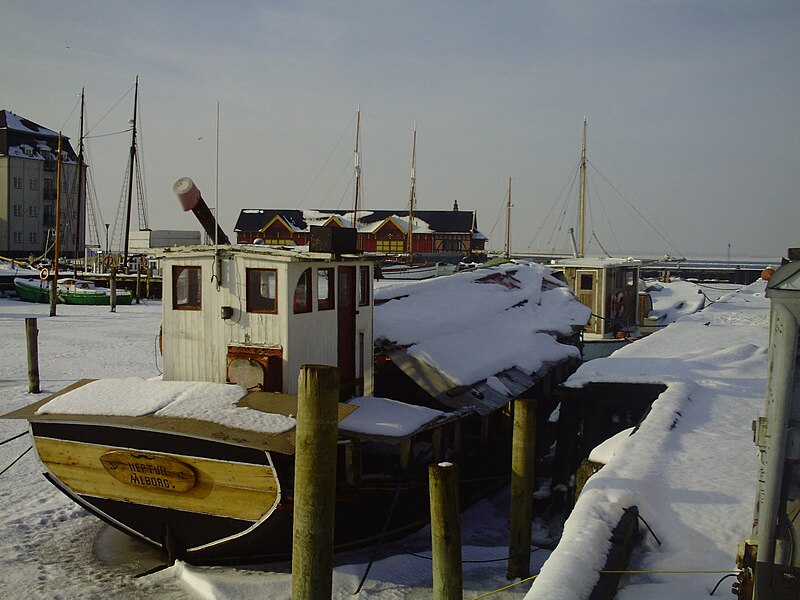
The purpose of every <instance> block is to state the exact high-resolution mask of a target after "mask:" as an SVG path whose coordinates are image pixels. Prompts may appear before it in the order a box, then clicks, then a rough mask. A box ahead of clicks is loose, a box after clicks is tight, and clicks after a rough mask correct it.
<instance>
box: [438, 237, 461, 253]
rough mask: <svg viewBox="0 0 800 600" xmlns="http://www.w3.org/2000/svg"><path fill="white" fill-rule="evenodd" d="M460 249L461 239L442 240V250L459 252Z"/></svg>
mask: <svg viewBox="0 0 800 600" xmlns="http://www.w3.org/2000/svg"><path fill="white" fill-rule="evenodd" d="M462 249H463V247H462V245H461V240H452V239H451V240H442V250H443V251H445V252H459V251H461V250H462Z"/></svg>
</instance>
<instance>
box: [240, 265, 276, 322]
mask: <svg viewBox="0 0 800 600" xmlns="http://www.w3.org/2000/svg"><path fill="white" fill-rule="evenodd" d="M255 273H259V274H261V273H271V274H272V277H273V278H274V280H275V297H274V298H272V303H273V306H272V308H261V307H257V306H255V304H256V303H257V302H256V299H255V294H253V293H252V291H251V290H252V284H253V280H252V276H253V275H254V274H255ZM261 283H262V282H261V280H260V277H259V281H258V284H259V286H260V285H261ZM267 288H268V289H269V285H267ZM262 298H264V297H263V296H262ZM264 299H267V300H268V299H269V298H264ZM245 309H246V311H247V312H248V313H253V314H262V315H276V314H278V270H277V269H263V268H259V267H247V268H245Z"/></svg>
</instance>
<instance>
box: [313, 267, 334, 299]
mask: <svg viewBox="0 0 800 600" xmlns="http://www.w3.org/2000/svg"><path fill="white" fill-rule="evenodd" d="M321 273H327V274H328V278H327V281H328V286H327V287H328V297H327V298H322V297H321V296H320V292H321V291H322V286H321V285H320V274H321ZM335 308H336V268H335V267H321V268H319V269H317V310H334V309H335Z"/></svg>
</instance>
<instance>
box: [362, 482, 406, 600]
mask: <svg viewBox="0 0 800 600" xmlns="http://www.w3.org/2000/svg"><path fill="white" fill-rule="evenodd" d="M401 485H402V482H401V480H399V479H398V481H397V491H396V492H395V494H394V498H393V499H392V506H391V508H390V509H389V514H388V515H387V516H386V521H385V522H384V524H383V529H382V530H381V535H380V537H378V543H377V544H376V545H375V547H374V548H373V550H372V556H370V557H369V563H368V564H367V568H366V569H365V570H364V575H363V576H362V577H361V581H360V582H359V584H358V588H356V591H355V592H353V596H355V595H356V594H358V593H359V592H360V591H361V588H362V587H363V586H364V582H365V581H366V580H367V575H369V570H370V569H371V568H372V563H374V562H375V555H376V553H377V552H378V549H379V548H380V547H381V544H383V536H384V535H386V530H387V529H388V528H389V521H391V520H392V515H393V514H394V508H395V506H397V499H398V498H399V497H400V489H401Z"/></svg>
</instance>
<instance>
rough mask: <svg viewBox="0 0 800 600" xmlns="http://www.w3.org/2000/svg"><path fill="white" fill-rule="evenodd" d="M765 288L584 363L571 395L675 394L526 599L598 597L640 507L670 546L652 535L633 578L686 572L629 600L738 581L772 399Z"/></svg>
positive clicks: (586, 493) (607, 471) (660, 401)
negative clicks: (624, 530) (627, 513)
mask: <svg viewBox="0 0 800 600" xmlns="http://www.w3.org/2000/svg"><path fill="white" fill-rule="evenodd" d="M765 285H766V283H765V282H764V281H758V282H756V283H754V284H752V285H750V286H747V287H745V288H743V289H742V290H740V291H739V292H737V293H733V294H729V295H728V296H723V297H722V298H720V299H719V300H717V301H716V302H715V303H713V304H711V305H710V306H708V307H707V308H705V309H704V310H702V311H700V312H698V313H696V314H693V315H688V316H684V317H682V318H680V319H679V320H678V321H677V322H676V323H673V324H671V325H669V326H668V327H666V328H665V329H663V330H660V331H658V332H656V333H654V334H652V335H650V336H648V337H645V338H643V339H641V340H639V341H636V342H634V343H633V344H630V345H628V346H626V347H624V348H623V349H621V350H619V351H617V352H615V353H614V354H612V355H611V356H610V357H608V358H605V359H596V360H593V361H589V362H587V363H584V364H583V365H582V366H581V367H580V368H579V369H578V371H577V372H575V373H574V374H573V375H572V377H570V379H569V380H568V381H567V384H566V385H567V386H569V387H582V386H585V385H586V384H588V383H590V382H642V383H654V382H659V383H666V384H667V389H666V391H665V392H663V393H662V394H661V395H660V396H659V397H658V398H657V399H656V401H655V402H654V403H653V405H652V408H651V410H650V412H649V413H648V415H647V417H646V418H645V420H644V421H643V422H642V424H641V425H640V426H639V429H638V430H637V431H636V432H635V433H634V434H633V435H631V436H629V437H625V438H624V439H622V440H618V441H619V443H618V444H616V448H615V450H614V456H613V457H612V458H611V459H610V461H609V463H608V464H607V465H606V466H605V467H603V468H602V469H601V470H600V471H599V472H598V473H597V474H595V475H593V476H592V477H591V478H590V479H589V481H588V482H587V484H586V486H585V487H584V488H583V491H582V493H581V495H580V497H579V498H578V500H577V502H576V504H575V508H574V510H573V511H572V513H571V515H570V516H569V518H568V520H567V522H566V523H565V526H564V532H563V535H562V538H561V542H560V543H559V545H558V547H557V548H556V550H555V551H554V552H553V554H552V555H551V557H550V558H549V559H548V561H547V562H546V563H545V564H544V567H543V568H542V571H541V573H540V574H539V576H538V577H537V579H536V580H535V581H534V584H533V586H532V588H531V590H530V591H529V592H528V594H527V595H526V598H530V599H534V598H548V599H553V600H579V599H583V598H586V597H588V594H589V592H590V591H591V589H592V588H593V586H594V585H595V583H596V582H597V580H598V578H599V573H598V571H599V570H600V569H602V568H603V566H604V563H605V558H606V551H607V549H608V548H609V545H610V542H609V539H610V537H611V531H612V529H613V528H614V527H615V526H616V524H617V522H618V521H619V519H620V517H621V516H622V514H623V509H624V508H626V507H630V506H634V505H636V506H638V508H639V512H640V514H641V516H642V517H643V518H644V519H645V520H646V521H647V523H648V525H649V526H650V527H651V528H652V530H653V531H654V532H655V533H656V535H657V536H658V537H659V539H660V540H661V542H662V544H661V545H658V544H657V543H656V542H655V540H654V538H653V536H652V535H650V534H649V533H647V532H644V534H643V538H642V539H643V541H642V542H641V543H640V545H639V547H637V549H636V550H635V552H634V555H633V558H632V560H631V565H630V568H631V569H635V570H651V571H652V570H662V571H666V570H672V571H682V572H683V573H682V574H681V575H680V577H676V576H675V575H668V574H662V575H655V574H654V575H646V576H642V575H640V576H626V577H623V579H622V581H621V588H622V589H621V590H620V591H619V593H618V595H617V597H618V598H649V599H654V600H662V599H663V600H666V599H671V598H689V597H691V598H699V597H704V596H705V597H707V596H708V590H709V589H711V588H712V587H713V586H714V583H715V582H716V581H717V580H718V579H719V577H720V576H719V575H711V574H687V573H685V572H686V571H698V570H712V571H719V570H722V571H724V570H726V569H731V570H735V564H734V555H735V552H736V548H737V544H738V543H739V541H741V540H742V539H744V538H745V537H748V536H749V535H750V533H751V526H752V517H753V507H754V504H755V498H756V494H755V483H756V477H757V472H758V470H757V451H756V447H755V445H754V442H753V432H752V429H751V423H752V421H753V420H754V419H755V418H757V417H758V415H759V414H760V412H761V408H762V405H763V398H764V394H765V390H766V372H767V343H768V337H769V302H768V300H767V299H766V297H765V294H764V290H765Z"/></svg>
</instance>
